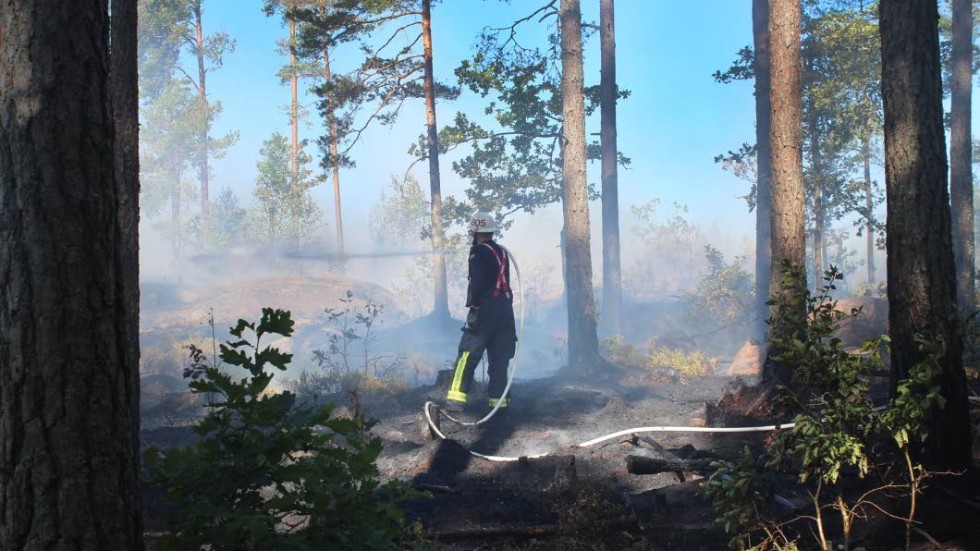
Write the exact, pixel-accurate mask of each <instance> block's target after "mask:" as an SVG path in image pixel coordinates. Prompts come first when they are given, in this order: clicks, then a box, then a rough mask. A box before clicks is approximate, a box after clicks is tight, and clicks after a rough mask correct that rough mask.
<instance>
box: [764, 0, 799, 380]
mask: <svg viewBox="0 0 980 551" xmlns="http://www.w3.org/2000/svg"><path fill="white" fill-rule="evenodd" d="M769 9H770V13H769V36H770V47H771V56H772V57H771V60H772V63H771V67H772V75H771V83H770V99H771V101H772V108H771V117H772V119H771V127H770V131H769V142H770V146H771V147H772V181H771V190H772V198H771V201H772V269H771V273H770V277H769V294H770V296H773V297H781V298H782V299H783V300H785V303H786V306H785V308H786V310H785V311H784V310H782V309H780V308H778V307H773V310H772V316H773V324H772V326H771V336H772V337H773V338H777V339H778V338H783V337H786V336H789V335H792V334H794V333H795V332H796V331H797V330H799V328H798V327H796V326H795V321H797V317H798V318H799V319H800V320H801V319H803V316H804V312H805V308H806V304H805V289H806V272H805V271H804V267H805V266H806V256H805V254H806V253H805V250H806V249H805V237H804V234H805V232H804V225H805V222H804V217H803V206H804V196H803V156H802V147H803V124H802V116H803V110H802V99H801V94H802V84H801V82H802V81H801V72H802V71H801V69H802V63H801V51H800V24H801V8H800V1H799V0H772V1H771V2H770V4H769ZM783 261H788V262H789V263H790V264H791V265H792V266H794V267H798V268H799V269H800V276H799V278H797V282H796V285H795V286H793V287H791V288H787V289H783V288H782V287H783V286H782V280H783V272H782V268H781V265H782V263H783ZM772 352H774V351H773V350H771V351H770V357H771V356H772V355H773V354H772ZM766 366H769V367H770V369H765V368H764V370H763V377H764V378H771V377H772V376H774V375H775V376H777V377H778V378H780V379H785V378H786V375H787V374H779V373H774V372H773V369H772V367H774V366H773V362H770V361H767V362H766ZM784 382H785V381H784Z"/></svg>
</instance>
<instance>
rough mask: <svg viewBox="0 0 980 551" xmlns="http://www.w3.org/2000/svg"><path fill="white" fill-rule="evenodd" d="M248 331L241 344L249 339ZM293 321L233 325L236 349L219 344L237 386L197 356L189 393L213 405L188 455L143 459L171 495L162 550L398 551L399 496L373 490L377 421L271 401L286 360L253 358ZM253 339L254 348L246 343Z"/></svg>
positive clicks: (292, 399)
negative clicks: (237, 372)
mask: <svg viewBox="0 0 980 551" xmlns="http://www.w3.org/2000/svg"><path fill="white" fill-rule="evenodd" d="M246 332H247V333H246ZM292 332H293V321H292V319H290V315H289V312H286V311H283V310H272V309H270V308H265V309H263V310H262V318H261V320H260V321H259V323H258V324H254V323H249V322H246V321H245V320H239V321H238V324H237V325H236V326H235V327H234V328H232V329H231V334H232V335H233V336H234V337H236V339H237V340H235V341H229V342H227V343H225V344H222V345H221V353H220V358H221V360H222V361H223V362H224V364H226V365H228V366H234V367H235V368H240V369H244V371H245V372H246V373H247V374H246V375H245V376H244V377H242V378H241V379H237V380H236V379H235V378H234V377H233V376H232V375H231V374H229V373H228V372H227V371H226V370H224V369H222V368H221V367H222V366H219V365H217V360H215V361H213V362H212V363H211V364H210V365H209V364H208V363H207V361H206V357H205V355H204V353H203V352H201V350H200V349H197V348H196V347H194V348H192V358H193V359H194V360H195V361H194V362H193V364H192V366H191V368H190V369H189V370H188V372H187V373H186V374H187V375H188V376H189V377H190V378H191V379H192V381H191V383H190V388H191V391H192V392H194V393H198V394H200V393H204V394H206V395H207V396H209V397H210V399H209V402H208V404H207V406H206V407H207V409H208V413H207V415H206V416H205V418H204V419H203V420H202V421H201V422H200V423H198V424H197V425H196V426H195V427H194V432H195V433H196V434H197V435H198V436H199V438H200V440H199V441H198V442H197V443H196V444H195V445H192V446H187V447H183V448H174V449H170V450H166V451H161V450H157V449H150V450H148V451H147V453H146V471H147V473H148V475H149V477H150V480H151V481H153V482H155V483H157V484H160V485H161V486H163V487H164V488H165V489H166V492H167V499H168V501H170V502H171V505H172V506H173V509H172V514H171V518H170V519H169V520H170V523H171V527H172V531H171V532H170V533H168V534H167V535H166V536H165V537H164V538H162V539H161V540H160V542H159V544H160V545H159V547H160V548H163V549H200V548H202V547H206V548H208V549H212V550H219V549H236V550H237V549H287V548H288V549H398V548H399V546H398V545H397V544H396V540H397V537H398V535H399V530H400V526H401V522H402V519H401V515H400V513H399V511H398V510H397V509H396V507H395V506H394V505H393V500H394V499H396V498H397V497H398V496H399V495H400V494H401V493H402V489H401V487H400V486H392V485H388V486H385V487H382V486H380V484H379V481H378V476H379V473H378V469H377V466H376V463H375V461H376V459H377V457H378V454H379V453H380V451H381V442H380V440H379V439H378V438H370V437H369V436H368V430H369V429H370V428H371V426H372V425H373V421H370V420H367V419H365V417H364V416H363V414H362V413H361V411H360V409H359V408H358V407H357V404H356V400H355V407H354V408H353V414H352V416H350V417H340V416H334V415H332V414H333V409H334V405H333V404H328V405H325V406H316V405H307V404H302V403H297V399H296V396H295V395H294V394H292V393H290V392H272V391H270V390H269V384H270V382H271V381H272V378H273V374H272V373H267V372H266V369H267V368H275V369H278V370H280V371H284V370H285V369H286V367H287V365H288V364H289V362H290V361H291V359H292V355H291V354H285V353H282V352H280V351H279V350H278V349H276V348H272V347H268V346H267V347H265V348H260V342H261V340H262V338H263V337H265V336H267V335H281V336H284V337H286V336H289V335H291V334H292ZM252 336H254V342H253V341H250V340H249V338H250V337H252Z"/></svg>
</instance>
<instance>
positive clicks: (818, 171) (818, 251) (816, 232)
mask: <svg viewBox="0 0 980 551" xmlns="http://www.w3.org/2000/svg"><path fill="white" fill-rule="evenodd" d="M807 124H808V125H809V127H810V132H809V134H810V161H811V163H812V167H811V168H812V176H811V177H812V179H813V283H812V284H813V285H814V286H818V285H820V282H821V280H822V279H823V268H824V255H823V252H824V246H823V243H824V217H825V216H824V205H823V185H822V184H823V158H822V157H821V155H820V124H819V120H818V117H817V114H816V108H815V107H814V106H813V105H811V106H810V113H809V115H808V116H807Z"/></svg>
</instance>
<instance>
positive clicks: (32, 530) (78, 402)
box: [0, 0, 143, 550]
mask: <svg viewBox="0 0 980 551" xmlns="http://www.w3.org/2000/svg"><path fill="white" fill-rule="evenodd" d="M112 12H113V33H112V36H113V56H112V59H111V60H110V54H109V43H108V41H109V32H110V31H109V6H108V2H107V1H106V0H75V1H72V2H36V1H34V0H4V2H3V5H2V8H0V33H2V37H3V38H2V40H0V444H2V447H0V492H2V496H0V549H86V550H103V549H142V547H143V543H142V533H141V532H142V530H141V522H140V515H139V492H138V479H137V469H138V459H137V455H136V452H137V445H138V444H137V432H138V428H139V426H138V423H139V419H138V400H139V397H138V394H137V393H138V390H137V389H138V385H139V380H138V378H139V371H138V365H137V362H136V359H135V358H136V356H135V354H136V348H135V347H136V342H137V341H136V339H137V334H136V331H135V327H136V325H135V323H136V316H137V314H136V311H135V310H133V309H132V308H133V306H134V302H133V301H135V299H136V294H137V293H138V290H137V289H136V288H135V281H136V279H135V277H136V276H135V271H134V270H135V269H136V264H135V263H136V251H135V249H134V248H132V247H133V246H134V243H135V239H136V227H135V223H136V222H137V220H138V218H137V214H136V213H135V208H136V192H137V189H136V180H135V173H136V172H135V171H136V147H135V146H136V144H135V140H136V131H137V130H136V129H137V127H136V119H135V114H136V113H135V105H136V104H135V93H136V92H135V82H136V80H135V74H136V73H135V59H136V58H135V55H136V54H135V40H136V34H135V33H136V15H135V14H136V8H135V2H134V1H132V0H130V1H122V0H114V1H113V2H112ZM116 55H119V56H120V58H118V59H117V58H116ZM122 56H125V58H123V57H122ZM110 63H111V67H112V71H113V74H112V77H111V80H110ZM110 85H111V86H112V89H110ZM112 109H115V113H114V114H115V118H114V116H113V115H114V114H113V112H112ZM117 128H118V129H119V138H118V141H116V138H115V134H116V129H117ZM114 151H115V153H116V155H120V156H121V158H120V157H115V158H114Z"/></svg>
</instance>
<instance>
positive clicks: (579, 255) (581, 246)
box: [558, 0, 600, 372]
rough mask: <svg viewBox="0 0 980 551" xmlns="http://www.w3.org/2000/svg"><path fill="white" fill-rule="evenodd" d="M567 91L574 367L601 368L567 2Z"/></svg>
mask: <svg viewBox="0 0 980 551" xmlns="http://www.w3.org/2000/svg"><path fill="white" fill-rule="evenodd" d="M558 19H559V22H560V25H561V28H560V33H561V73H562V77H561V91H562V117H563V119H564V132H563V139H564V147H563V149H562V152H563V155H562V161H563V166H562V173H563V179H564V185H563V191H562V193H563V195H562V199H563V200H562V207H563V212H564V218H565V232H566V233H565V236H566V240H567V246H566V248H565V266H566V271H567V280H568V285H567V287H566V293H567V296H568V366H569V368H571V369H572V370H573V371H578V372H588V371H594V370H595V369H597V368H598V366H599V363H600V357H599V338H598V335H597V333H596V325H597V320H596V311H595V295H594V293H593V291H592V252H591V250H590V238H589V198H588V185H587V182H586V176H585V98H584V89H583V82H584V80H583V71H582V12H581V7H580V4H579V0H561V4H560V7H559V9H558Z"/></svg>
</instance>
